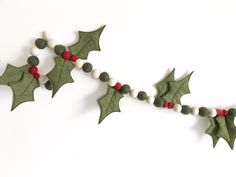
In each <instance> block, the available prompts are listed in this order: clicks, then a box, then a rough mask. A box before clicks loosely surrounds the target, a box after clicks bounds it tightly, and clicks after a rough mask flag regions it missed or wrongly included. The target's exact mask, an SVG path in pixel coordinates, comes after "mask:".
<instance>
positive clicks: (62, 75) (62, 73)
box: [47, 56, 74, 97]
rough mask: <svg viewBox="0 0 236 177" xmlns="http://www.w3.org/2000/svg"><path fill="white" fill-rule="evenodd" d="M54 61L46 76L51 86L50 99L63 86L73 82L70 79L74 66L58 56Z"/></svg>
mask: <svg viewBox="0 0 236 177" xmlns="http://www.w3.org/2000/svg"><path fill="white" fill-rule="evenodd" d="M54 60H55V66H54V68H53V69H52V70H51V71H50V72H49V73H48V74H47V77H48V79H49V80H50V81H51V84H52V97H54V96H55V94H56V93H57V91H58V90H59V89H60V88H61V87H62V86H63V85H65V84H67V83H72V82H74V80H73V79H72V77H71V71H72V69H73V68H74V65H73V64H72V63H71V62H70V61H68V60H65V59H63V58H62V57H60V56H57V57H55V58H54Z"/></svg>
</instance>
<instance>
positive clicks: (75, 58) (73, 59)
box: [70, 55, 78, 62]
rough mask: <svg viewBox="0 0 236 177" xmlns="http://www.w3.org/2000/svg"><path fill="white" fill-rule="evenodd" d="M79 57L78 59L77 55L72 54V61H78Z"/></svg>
mask: <svg viewBox="0 0 236 177" xmlns="http://www.w3.org/2000/svg"><path fill="white" fill-rule="evenodd" d="M77 59H78V58H77V56H76V55H71V56H70V61H72V62H76V60H77Z"/></svg>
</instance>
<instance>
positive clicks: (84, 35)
mask: <svg viewBox="0 0 236 177" xmlns="http://www.w3.org/2000/svg"><path fill="white" fill-rule="evenodd" d="M104 28H105V26H102V27H101V28H99V29H97V30H96V31H92V32H83V31H79V41H78V42H76V43H75V44H73V45H72V46H69V47H68V48H69V50H70V52H71V53H72V54H74V55H76V56H77V57H78V58H81V59H87V57H88V54H89V52H91V51H93V50H94V51H100V50H101V49H100V45H99V38H100V35H101V33H102V31H103V29H104Z"/></svg>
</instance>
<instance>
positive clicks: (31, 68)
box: [29, 66, 38, 74]
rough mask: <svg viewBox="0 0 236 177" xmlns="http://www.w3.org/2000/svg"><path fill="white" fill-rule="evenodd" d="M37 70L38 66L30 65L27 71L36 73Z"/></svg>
mask: <svg viewBox="0 0 236 177" xmlns="http://www.w3.org/2000/svg"><path fill="white" fill-rule="evenodd" d="M37 72H38V68H37V67H36V66H31V67H30V68H29V73H30V74H35V73H37Z"/></svg>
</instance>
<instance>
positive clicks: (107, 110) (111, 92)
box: [97, 86, 124, 124]
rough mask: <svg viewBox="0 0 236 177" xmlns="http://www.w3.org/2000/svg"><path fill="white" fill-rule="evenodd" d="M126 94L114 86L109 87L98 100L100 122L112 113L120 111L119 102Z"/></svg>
mask: <svg viewBox="0 0 236 177" xmlns="http://www.w3.org/2000/svg"><path fill="white" fill-rule="evenodd" d="M123 97H124V96H123V95H122V94H121V93H120V92H119V91H117V90H115V89H114V88H112V87H109V86H108V88H107V93H106V94H105V95H104V96H103V97H101V98H99V99H98V100H97V102H98V104H99V106H100V111H101V113H100V117H99V124H100V123H101V122H102V121H103V120H104V119H105V118H106V117H107V116H108V115H109V114H111V113H113V112H120V107H119V102H120V99H121V98H123Z"/></svg>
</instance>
